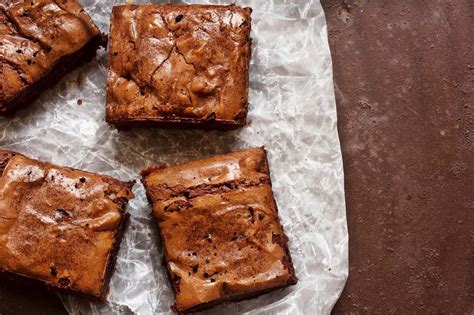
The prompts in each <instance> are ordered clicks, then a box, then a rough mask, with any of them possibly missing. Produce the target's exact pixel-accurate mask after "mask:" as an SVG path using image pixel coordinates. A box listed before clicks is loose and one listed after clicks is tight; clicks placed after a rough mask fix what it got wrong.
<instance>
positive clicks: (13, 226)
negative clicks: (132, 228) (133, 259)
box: [0, 149, 133, 301]
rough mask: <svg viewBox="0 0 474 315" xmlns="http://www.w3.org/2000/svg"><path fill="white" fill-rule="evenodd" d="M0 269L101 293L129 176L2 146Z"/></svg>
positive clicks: (120, 228)
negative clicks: (86, 169) (33, 156)
mask: <svg viewBox="0 0 474 315" xmlns="http://www.w3.org/2000/svg"><path fill="white" fill-rule="evenodd" d="M0 176H1V177H0V275H1V276H3V277H7V278H11V279H13V280H14V281H18V282H25V280H26V281H27V282H36V283H41V284H44V285H46V286H47V287H50V288H53V289H57V290H59V291H63V292H66V293H71V294H75V295H78V296H84V297H88V298H91V299H95V300H101V301H103V300H105V297H106V295H107V292H108V283H109V279H110V277H111V275H112V273H113V270H114V265H115V260H116V257H117V252H118V249H119V245H120V240H121V237H122V234H123V232H124V230H125V227H126V223H127V221H128V218H129V214H128V213H127V212H126V209H125V208H126V205H127V202H128V200H129V199H131V198H133V194H132V192H131V189H132V186H133V182H121V181H119V180H116V179H114V178H111V177H109V176H104V175H99V174H93V173H89V172H84V171H80V170H76V169H72V168H68V167H61V166H56V165H53V164H49V163H45V162H41V161H37V160H33V159H30V158H28V157H26V156H23V155H21V154H18V153H15V152H11V151H6V150H2V149H0Z"/></svg>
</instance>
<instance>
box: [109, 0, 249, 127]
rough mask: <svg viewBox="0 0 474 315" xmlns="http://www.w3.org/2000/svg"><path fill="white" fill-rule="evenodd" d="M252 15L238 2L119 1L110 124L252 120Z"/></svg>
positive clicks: (115, 17)
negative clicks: (249, 102)
mask: <svg viewBox="0 0 474 315" xmlns="http://www.w3.org/2000/svg"><path fill="white" fill-rule="evenodd" d="M250 13H251V9H249V8H240V7H238V6H235V5H232V6H204V5H191V6H189V5H140V6H138V5H123V6H115V7H114V8H113V10H112V16H111V30H110V37H111V40H110V49H109V57H110V64H109V72H108V79H107V106H106V117H107V121H108V122H110V123H112V124H115V125H143V124H145V123H146V124H147V125H153V124H155V125H159V126H175V127H183V126H186V127H190V126H197V127H204V126H205V127H208V128H209V127H216V128H217V127H221V128H229V127H232V126H234V127H237V126H241V125H243V124H245V118H246V115H247V99H248V63H249V59H250V39H249V35H250Z"/></svg>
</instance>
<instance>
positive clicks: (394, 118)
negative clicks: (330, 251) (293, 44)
mask: <svg viewBox="0 0 474 315" xmlns="http://www.w3.org/2000/svg"><path fill="white" fill-rule="evenodd" d="M323 5H324V9H325V12H326V17H327V22H328V30H329V40H330V45H331V52H332V56H333V64H334V81H335V82H334V84H335V87H336V98H337V109H338V119H339V133H340V137H341V142H342V156H343V160H344V172H345V178H346V180H345V188H346V200H347V219H348V225H349V262H350V271H349V280H348V282H347V285H346V288H345V290H344V293H343V294H342V297H341V299H340V300H339V302H338V303H337V305H336V307H335V309H334V313H348V312H354V313H361V314H362V313H379V314H389V313H395V314H426V313H430V314H440V313H458V314H460V313H462V314H463V313H471V312H473V311H474V169H473V164H474V150H473V140H474V125H473V105H474V102H473V101H474V93H473V92H474V90H473V87H474V0H452V1H446V0H439V1H435V0H411V1H407V0H404V1H389V0H387V1H369V0H365V1H363V0H360V1H337V0H328V1H325V0H323Z"/></svg>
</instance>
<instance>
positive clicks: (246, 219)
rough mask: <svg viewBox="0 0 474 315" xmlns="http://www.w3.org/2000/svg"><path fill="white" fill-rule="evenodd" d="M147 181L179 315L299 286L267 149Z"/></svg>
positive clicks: (175, 169) (169, 170)
mask: <svg viewBox="0 0 474 315" xmlns="http://www.w3.org/2000/svg"><path fill="white" fill-rule="evenodd" d="M142 176H143V179H142V182H143V184H144V186H145V189H146V192H147V196H148V199H149V201H150V203H151V205H152V209H153V210H152V211H153V215H154V217H155V219H156V221H157V223H158V225H159V230H160V234H161V240H162V243H163V248H164V258H165V261H166V264H167V268H168V274H169V277H170V281H171V283H172V287H173V290H174V293H175V296H176V302H175V304H174V306H173V308H174V309H175V310H176V311H177V312H192V311H199V310H202V309H206V308H209V307H212V306H214V305H216V304H218V303H221V302H224V301H238V300H243V299H248V298H252V297H256V296H258V295H261V294H263V293H266V292H269V291H273V290H276V289H279V288H283V287H286V286H289V285H293V284H295V283H296V282H297V278H296V276H295V271H294V268H293V264H292V262H291V257H290V253H289V250H288V245H287V243H288V238H287V237H286V235H285V234H284V232H283V227H282V226H281V224H280V221H279V218H278V210H277V205H276V203H275V200H274V198H273V193H272V189H271V183H270V177H269V169H268V164H267V159H266V153H265V150H264V149H263V148H256V149H248V150H242V151H236V152H233V153H230V154H226V155H219V156H213V157H210V158H207V159H203V160H198V161H194V162H190V163H186V164H180V165H174V166H169V167H165V168H151V169H146V170H144V171H143V172H142Z"/></svg>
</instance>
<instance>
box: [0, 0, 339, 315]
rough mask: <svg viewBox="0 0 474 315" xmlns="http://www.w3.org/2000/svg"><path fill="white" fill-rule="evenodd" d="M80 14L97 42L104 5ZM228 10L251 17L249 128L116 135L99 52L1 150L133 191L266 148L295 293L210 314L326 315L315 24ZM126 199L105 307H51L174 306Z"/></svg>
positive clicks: (328, 149)
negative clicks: (175, 166) (94, 27)
mask: <svg viewBox="0 0 474 315" xmlns="http://www.w3.org/2000/svg"><path fill="white" fill-rule="evenodd" d="M81 2H82V4H83V5H84V6H85V8H86V10H87V11H88V12H89V13H90V14H91V16H92V18H93V19H94V21H95V22H96V23H97V24H98V25H99V26H100V28H101V30H102V31H103V32H108V27H109V14H110V12H111V7H112V5H113V1H100V0H82V1H81ZM115 2H116V3H119V1H115ZM134 2H140V1H134ZM212 2H213V3H218V1H212ZM224 3H225V2H224ZM237 3H238V4H239V5H242V6H250V7H252V8H253V13H252V35H251V36H252V39H253V45H252V46H253V49H252V60H251V65H250V107H249V108H250V111H249V116H248V120H249V121H250V124H249V125H248V126H246V127H244V128H242V129H240V130H236V131H230V132H218V131H211V132H209V131H208V132H206V131H197V130H162V129H131V130H128V131H117V130H115V129H114V128H112V127H110V126H108V125H107V123H106V122H105V120H104V115H105V114H104V106H105V82H106V70H107V54H106V52H105V51H101V52H100V53H99V55H98V57H97V58H96V59H95V60H94V61H92V62H90V63H88V64H87V65H85V66H82V67H81V68H80V69H78V70H76V71H74V72H72V73H70V74H69V75H67V76H66V77H65V78H64V79H63V80H62V81H61V82H60V83H59V84H58V85H57V86H56V87H55V88H54V89H51V90H48V91H47V92H45V93H43V95H42V96H41V98H40V99H39V100H38V101H37V102H35V104H34V105H33V106H30V107H29V108H27V109H26V110H23V111H20V112H19V113H18V114H17V115H16V116H15V117H14V118H13V119H12V118H10V119H0V127H1V129H0V145H1V146H3V147H7V148H10V149H13V150H17V151H20V152H22V153H24V154H27V155H29V156H31V157H36V158H39V159H42V160H45V161H51V162H54V163H59V164H62V165H67V166H72V167H75V168H80V169H85V170H88V171H93V172H101V173H105V174H108V175H111V176H115V177H117V178H120V179H122V180H130V179H137V178H138V177H139V172H140V170H141V169H142V168H144V167H146V166H150V165H156V164H162V163H177V162H184V161H189V160H193V159H197V158H201V157H204V156H208V155H211V154H218V153H225V152H228V151H231V150H234V149H238V148H244V147H255V146H261V145H265V147H266V148H267V150H268V153H269V161H270V169H271V176H272V181H273V190H274V192H275V198H276V200H277V203H278V207H279V209H280V218H281V222H282V224H283V226H284V228H285V231H286V234H287V235H288V237H289V239H290V251H291V255H292V257H293V262H294V265H295V269H296V272H297V276H298V278H299V282H298V284H297V285H296V286H292V287H290V288H286V289H284V290H279V291H276V292H273V293H270V294H267V295H264V296H261V297H259V298H257V299H253V300H247V301H243V302H239V303H227V304H224V305H222V306H219V307H216V308H214V309H213V310H211V311H209V313H212V314H238V313H249V314H276V313H280V314H289V313H291V314H293V315H295V314H327V313H329V312H330V311H331V309H332V307H333V305H334V303H335V302H336V300H337V298H338V297H339V295H340V294H341V291H342V289H343V286H344V283H345V281H346V278H347V274H348V258H347V239H348V236H347V227H346V217H345V204H344V187H343V170H342V160H341V150H340V146H339V139H338V135H337V129H336V106H335V100H334V91H333V82H332V65H331V55H330V52H329V46H328V41H327V32H326V22H325V17H324V12H323V10H322V8H321V5H320V3H319V1H317V0H315V1H305V0H299V1H296V0H294V1H283V0H273V1H269V0H268V1H238V2H237ZM134 193H135V195H136V199H135V200H133V201H131V202H130V206H129V211H130V213H131V215H132V218H131V224H130V225H129V228H128V230H127V232H126V234H125V236H124V240H123V242H122V246H121V249H120V252H119V256H118V260H117V267H116V272H115V274H114V275H113V277H112V280H111V284H110V294H109V296H108V303H107V304H103V305H101V304H96V303H91V302H87V301H84V300H80V299H76V298H73V297H69V296H65V295H62V296H61V298H62V301H63V302H64V305H65V306H66V308H67V310H68V311H69V312H70V313H74V314H79V313H80V314H99V313H100V314H133V313H136V314H157V313H170V312H171V311H170V305H171V304H172V303H173V300H174V296H173V293H172V291H171V288H170V286H169V283H168V279H167V277H166V272H165V268H164V267H163V266H162V264H161V262H162V253H161V246H160V244H159V241H158V233H157V229H156V227H155V226H154V224H153V222H152V219H151V215H150V207H149V205H148V203H147V201H146V198H145V192H144V189H143V186H142V185H141V183H137V184H136V185H135V187H134ZM79 254H80V253H79Z"/></svg>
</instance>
